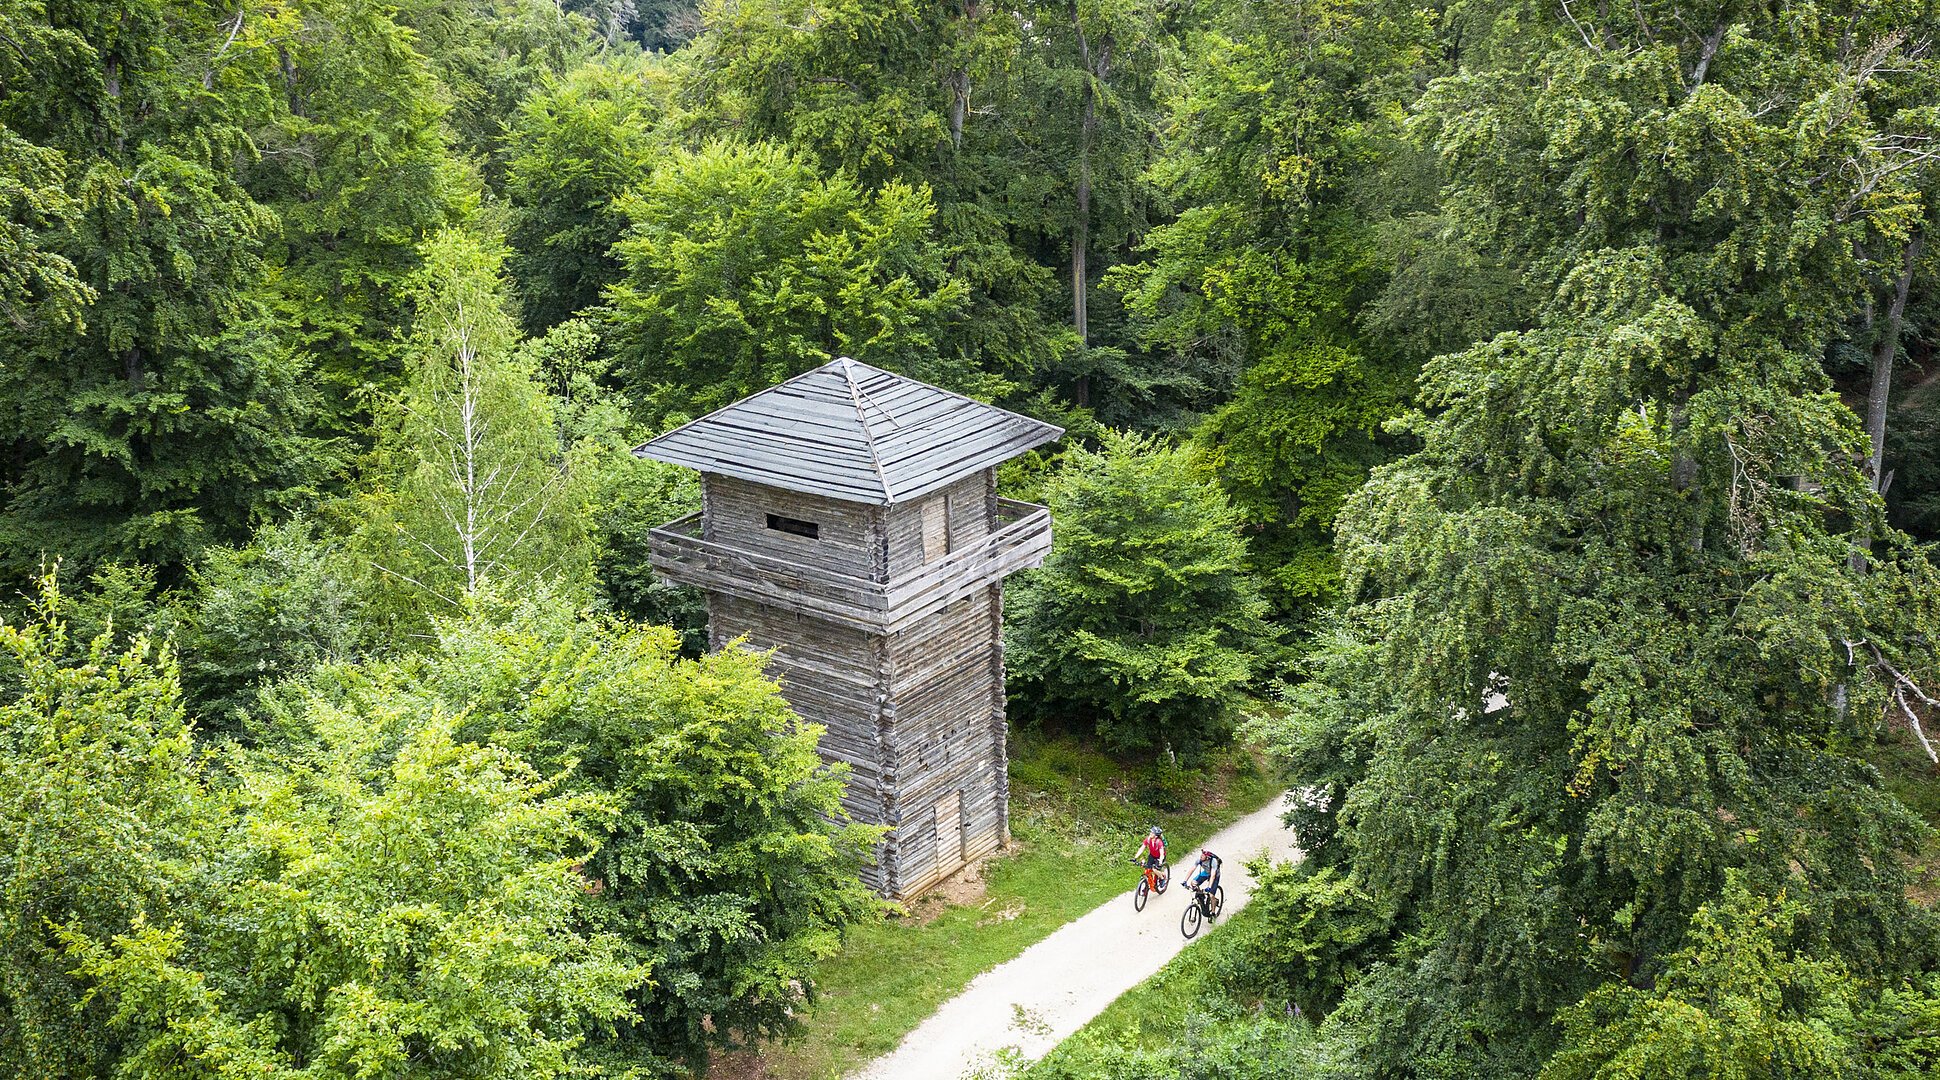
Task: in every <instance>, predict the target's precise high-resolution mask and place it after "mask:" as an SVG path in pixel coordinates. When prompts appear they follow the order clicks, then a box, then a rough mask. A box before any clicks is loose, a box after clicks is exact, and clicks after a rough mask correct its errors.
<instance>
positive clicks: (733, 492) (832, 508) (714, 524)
mask: <svg viewBox="0 0 1940 1080" xmlns="http://www.w3.org/2000/svg"><path fill="white" fill-rule="evenodd" d="M701 505H702V507H703V508H704V511H705V512H704V513H703V515H702V518H701V521H702V537H703V538H704V539H707V540H724V541H730V542H732V543H733V544H734V545H735V546H736V547H739V548H744V549H746V550H749V551H754V552H758V553H760V554H763V555H773V556H776V557H779V558H783V559H789V560H793V561H796V562H805V563H813V564H814V565H816V566H818V567H821V568H823V569H825V570H833V571H835V572H837V573H842V574H853V575H855V576H856V577H862V578H871V579H874V580H880V577H879V571H878V567H879V565H880V563H881V554H880V546H881V538H880V533H881V530H880V529H879V528H878V526H877V519H878V518H879V517H880V516H881V511H880V510H879V509H877V508H876V507H873V506H869V505H866V504H864V503H854V502H844V501H842V500H840V499H825V498H821V497H819V496H815V495H803V494H800V493H798V492H793V491H786V490H784V489H782V488H771V487H763V486H761V485H760V484H751V483H749V482H747V481H746V480H736V479H735V478H734V477H731V476H718V475H711V474H703V475H702V477H701ZM769 514H778V515H780V516H782V517H789V518H794V519H796V520H798V521H811V522H814V523H815V525H816V526H817V527H818V529H819V531H820V535H819V536H818V537H816V538H815V539H813V540H811V539H809V538H808V537H806V536H797V535H795V534H794V533H788V532H781V531H779V530H776V529H770V528H769V527H768V515H769Z"/></svg>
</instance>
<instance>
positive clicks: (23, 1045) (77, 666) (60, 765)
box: [0, 575, 215, 1077]
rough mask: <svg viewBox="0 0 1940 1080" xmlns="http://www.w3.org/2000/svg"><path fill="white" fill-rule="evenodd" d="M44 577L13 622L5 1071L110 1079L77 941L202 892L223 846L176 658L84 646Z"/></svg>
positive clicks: (8, 684)
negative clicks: (211, 860)
mask: <svg viewBox="0 0 1940 1080" xmlns="http://www.w3.org/2000/svg"><path fill="white" fill-rule="evenodd" d="M64 606H65V602H64V598H63V597H62V596H61V594H60V592H59V591H58V589H57V588H56V586H55V584H54V580H53V578H52V576H51V575H50V576H47V577H44V578H43V579H42V582H41V591H40V594H39V600H38V606H37V607H36V609H35V610H34V611H33V612H32V613H31V614H30V616H29V617H28V619H27V620H25V621H23V622H19V623H13V624H4V623H0V695H3V696H0V1071H4V1072H6V1073H8V1074H9V1075H15V1076H47V1077H60V1076H90V1075H104V1074H105V1073H106V1071H107V1069H108V1068H109V1067H110V1066H111V1065H112V1064H113V1062H114V1061H115V1059H116V1057H117V1054H118V1051H119V1046H118V1041H117V1040H116V1038H115V1037H114V1036H112V1035H111V1034H109V1033H108V1031H107V1022H108V1018H109V1017H110V1016H111V1015H112V1014H113V1011H114V1010H113V1009H112V1007H111V1006H110V1005H109V1004H108V1003H107V1002H105V1001H102V1000H98V999H93V998H90V997H89V996H87V994H86V989H87V986H88V983H87V981H86V980H85V979H83V978H81V977H79V974H78V973H77V972H75V970H74V967H75V965H74V962H73V960H72V959H71V958H70V957H69V956H68V955H67V952H66V947H65V945H64V944H63V941H62V938H63V936H66V937H72V936H75V935H92V936H96V937H100V938H106V937H107V936H109V935H112V934H118V933H123V932H125V931H127V930H128V929H129V928H130V927H131V926H133V925H136V924H137V923H138V922H139V920H141V919H142V918H144V917H151V918H156V919H164V918H167V917H169V915H170V913H171V912H173V911H175V910H177V908H178V905H180V904H183V903H184V902H187V901H189V900H190V899H191V897H192V896H193V895H194V883H195V877H196V866H197V864H198V862H199V860H200V859H201V858H203V857H205V856H206V854H207V853H208V851H209V850H210V848H209V845H210V843H211V841H213V839H214V837H215V832H214V829H213V828H212V824H213V823H212V818H211V814H210V804H209V801H208V796H207V794H206V792H205V790H204V787H203V783H202V779H201V776H200V770H199V766H198V762H197V759H196V756H195V749H194V745H193V740H192V738H191V736H190V728H189V725H188V722H187V720H186V719H185V717H184V715H183V711H182V706H181V702H180V700H179V697H178V695H177V693H176V689H175V669H174V664H173V662H172V661H171V660H170V659H169V657H168V655H167V653H166V652H165V651H163V650H161V649H159V648H158V647H157V646H156V645H155V644H154V643H153V642H152V641H151V640H150V639H149V638H148V637H146V636H145V635H136V636H135V637H134V638H133V639H132V640H131V641H129V642H128V643H127V644H126V645H121V644H118V643H117V642H116V640H115V638H114V637H113V636H112V635H110V634H107V633H102V634H100V635H98V636H96V637H94V638H93V639H92V640H89V641H76V640H75V639H74V638H73V637H72V636H71V634H70V632H69V631H68V629H67V626H66V624H65V623H64V622H63V621H62V619H61V618H60V616H59V611H60V610H61V609H62V608H63V607H64Z"/></svg>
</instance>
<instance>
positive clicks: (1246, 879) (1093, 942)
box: [850, 799, 1300, 1080]
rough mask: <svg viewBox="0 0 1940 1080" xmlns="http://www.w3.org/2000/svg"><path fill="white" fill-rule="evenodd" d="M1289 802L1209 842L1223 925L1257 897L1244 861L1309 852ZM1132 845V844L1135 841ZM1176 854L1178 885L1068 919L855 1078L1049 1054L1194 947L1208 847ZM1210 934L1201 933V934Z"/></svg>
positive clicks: (960, 1069)
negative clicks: (1190, 928) (1193, 865)
mask: <svg viewBox="0 0 1940 1080" xmlns="http://www.w3.org/2000/svg"><path fill="white" fill-rule="evenodd" d="M1282 809H1283V801H1282V800H1281V799H1275V800H1273V801H1272V802H1271V803H1269V804H1268V805H1267V806H1265V807H1264V808H1262V809H1260V810H1256V811H1254V812H1253V813H1251V814H1249V815H1247V816H1246V817H1243V818H1241V819H1240V820H1238V821H1236V822H1234V823H1233V824H1232V825H1230V826H1228V827H1227V828H1225V829H1223V830H1221V831H1220V832H1219V833H1218V835H1216V836H1214V837H1213V838H1212V839H1211V840H1209V841H1207V842H1206V844H1205V846H1206V847H1208V848H1211V849H1212V850H1213V851H1214V852H1216V853H1218V855H1219V856H1220V857H1221V858H1222V859H1224V860H1225V868H1224V869H1223V870H1222V871H1221V874H1220V882H1221V884H1223V885H1225V886H1226V908H1225V910H1224V911H1223V912H1222V913H1221V915H1220V918H1219V922H1224V921H1225V920H1226V917H1227V916H1228V915H1230V914H1232V913H1233V912H1235V911H1238V910H1239V909H1240V908H1242V907H1244V906H1245V905H1246V901H1247V900H1248V899H1249V898H1250V897H1251V896H1252V892H1253V877H1252V875H1251V874H1248V873H1247V872H1246V868H1245V867H1244V866H1242V865H1240V864H1241V863H1243V862H1245V861H1246V860H1248V859H1251V858H1253V857H1254V856H1255V855H1258V854H1260V853H1261V852H1262V851H1267V852H1271V853H1272V854H1273V857H1274V858H1275V859H1297V858H1299V857H1300V853H1299V852H1298V851H1296V850H1295V849H1294V847H1293V834H1292V833H1290V832H1288V831H1287V830H1286V829H1284V828H1282V827H1281V825H1280V813H1281V811H1282ZM1125 846H1126V849H1127V850H1128V851H1129V850H1130V849H1131V847H1132V846H1133V845H1132V843H1130V842H1127V844H1126V845H1125ZM1167 854H1168V855H1169V856H1171V857H1172V860H1173V867H1172V876H1173V882H1172V887H1171V888H1170V889H1167V890H1166V891H1165V895H1164V896H1155V897H1153V898H1152V899H1151V901H1150V902H1148V903H1147V904H1146V905H1145V910H1144V911H1134V910H1133V909H1132V897H1131V891H1130V890H1129V889H1127V890H1126V892H1125V893H1123V894H1121V895H1119V896H1116V897H1113V898H1112V899H1111V900H1110V901H1109V902H1107V903H1106V904H1104V905H1103V906H1101V907H1099V908H1097V909H1096V910H1094V911H1092V912H1091V913H1089V914H1087V915H1084V916H1082V917H1080V918H1078V919H1075V920H1073V921H1072V922H1069V923H1067V924H1065V925H1064V926H1062V927H1060V928H1059V929H1058V930H1057V931H1055V932H1054V933H1052V934H1051V936H1050V937H1047V938H1045V939H1044V940H1043V941H1040V942H1038V943H1037V944H1035V945H1033V946H1031V947H1030V948H1029V949H1026V950H1025V951H1024V952H1023V953H1022V954H1021V955H1019V956H1018V957H1017V958H1016V959H1014V960H1012V961H1010V962H1009V963H1006V964H1002V965H999V966H997V967H994V968H992V969H990V970H989V971H986V972H984V973H983V974H982V975H979V976H977V978H976V979H975V980H974V981H973V982H971V984H970V985H969V986H967V987H965V988H964V991H963V993H961V994H958V995H957V996H956V997H954V998H951V999H950V1000H949V1001H946V1002H944V1003H943V1005H942V1007H941V1008H939V1009H938V1010H937V1011H936V1013H935V1014H934V1015H932V1016H931V1017H930V1018H929V1019H928V1020H925V1021H923V1023H922V1024H920V1025H919V1026H918V1027H917V1028H916V1030H915V1031H912V1032H910V1033H909V1035H908V1037H906V1038H904V1039H903V1042H902V1045H901V1046H898V1047H897V1048H896V1049H895V1051H893V1052H892V1053H890V1054H887V1055H885V1056H883V1057H880V1058H877V1059H876V1060H875V1061H872V1062H870V1063H869V1064H868V1065H866V1066H864V1067H863V1068H862V1070H861V1071H859V1072H857V1073H855V1074H853V1075H852V1077H851V1078H850V1080H956V1078H959V1077H961V1076H962V1075H963V1074H964V1073H965V1072H967V1071H969V1070H971V1069H974V1068H977V1067H979V1066H982V1065H985V1064H987V1063H989V1062H991V1061H992V1060H993V1059H994V1056H995V1055H996V1054H997V1053H998V1052H999V1051H1001V1050H1004V1049H1006V1048H1010V1049H1014V1050H1015V1051H1016V1053H1017V1054H1019V1055H1021V1057H1022V1059H1023V1060H1025V1061H1035V1060H1037V1059H1038V1058H1040V1057H1043V1056H1044V1055H1045V1054H1046V1053H1047V1052H1049V1051H1050V1049H1051V1048H1052V1047H1054V1046H1056V1045H1057V1044H1058V1043H1060V1042H1062V1041H1063V1040H1064V1039H1066V1038H1067V1037H1069V1036H1070V1035H1071V1034H1072V1033H1073V1032H1075V1031H1077V1030H1078V1029H1079V1028H1081V1027H1083V1026H1084V1025H1085V1024H1086V1023H1087V1022H1089V1021H1090V1020H1091V1018H1092V1017H1094V1016H1097V1015H1098V1014H1099V1013H1101V1012H1103V1011H1104V1010H1105V1006H1107V1005H1110V1004H1111V1003H1112V1002H1113V1001H1115V1000H1117V998H1118V995H1120V994H1122V993H1124V992H1125V991H1127V990H1130V989H1131V988H1132V987H1134V986H1137V985H1138V984H1139V983H1142V982H1144V981H1145V980H1146V979H1149V978H1151V977H1152V976H1153V975H1154V974H1156V973H1157V972H1158V970H1159V969H1160V968H1162V967H1164V966H1165V963H1166V961H1168V960H1170V959H1172V958H1173V957H1174V956H1177V955H1178V953H1179V950H1181V949H1183V948H1185V946H1186V944H1187V942H1186V939H1185V937H1184V935H1182V934H1180V932H1179V916H1180V915H1181V914H1183V913H1184V912H1185V906H1186V898H1187V897H1188V896H1190V895H1191V894H1190V893H1189V892H1187V891H1186V888H1185V884H1184V878H1185V874H1186V870H1187V868H1188V865H1189V863H1190V862H1191V860H1192V859H1194V858H1196V857H1197V856H1198V854H1199V852H1198V849H1196V848H1195V849H1193V850H1191V851H1172V852H1168V853H1167ZM1126 858H1127V859H1128V860H1129V859H1130V856H1129V855H1127V856H1126ZM1125 874H1126V878H1127V880H1128V881H1135V880H1136V879H1135V878H1133V876H1132V868H1131V866H1130V865H1129V864H1128V865H1127V866H1126V868H1125ZM1215 925H1217V924H1215ZM1205 936H1206V931H1205V930H1201V931H1200V932H1199V937H1198V938H1195V939H1193V940H1195V941H1196V940H1199V939H1201V938H1204V937H1205Z"/></svg>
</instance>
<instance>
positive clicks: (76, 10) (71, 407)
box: [0, 0, 323, 583]
mask: <svg viewBox="0 0 1940 1080" xmlns="http://www.w3.org/2000/svg"><path fill="white" fill-rule="evenodd" d="M227 18H228V16H227V15H219V14H218V13H217V12H216V11H215V9H213V8H209V7H207V6H200V5H195V4H187V3H178V2H175V0H155V2H145V3H139V4H135V5H132V6H122V5H95V4H89V3H78V4H70V3H64V2H56V3H52V4H45V3H40V2H38V0H36V2H33V3H24V4H16V5H10V6H9V8H8V9H7V10H6V12H5V20H6V26H7V27H8V28H10V29H13V28H17V29H18V30H19V31H20V34H21V35H22V36H23V37H25V38H26V40H27V41H29V42H31V43H32V44H33V45H34V47H35V48H36V50H37V53H35V54H29V53H26V52H24V51H22V50H23V49H24V48H26V46H25V45H23V44H22V43H21V42H20V41H19V40H16V39H15V38H13V37H12V35H9V40H10V41H12V42H13V44H12V45H11V46H10V47H9V48H7V49H4V50H0V88H3V89H0V127H4V128H5V129H6V130H7V131H8V132H9V136H8V138H7V139H6V141H5V145H6V147H7V148H8V150H9V152H8V154H7V158H8V159H9V164H8V166H7V169H8V175H9V176H10V177H13V179H10V180H8V181H7V182H6V184H5V186H6V188H7V189H8V190H10V191H14V192H17V193H18V194H15V195H10V196H7V197H6V198H7V201H8V203H9V204H10V206H11V207H12V209H10V211H9V220H10V222H12V224H10V226H9V229H8V235H9V236H11V237H13V239H12V240H11V241H9V242H10V243H11V244H14V245H17V246H20V247H22V248H23V254H24V256H25V258H24V259H23V262H22V263H21V264H19V267H18V270H17V271H16V270H14V269H12V264H10V270H9V271H8V273H9V274H13V273H16V272H18V273H23V274H27V275H30V280H29V284H30V286H31V288H32V289H34V290H36V292H35V294H34V296H35V297H38V298H39V299H35V298H33V297H29V298H25V299H26V300H27V301H28V302H30V303H32V304H34V305H35V306H36V307H42V306H44V308H45V309H44V310H41V311H40V312H39V314H38V315H36V316H35V317H31V318H29V317H27V316H26V315H21V316H20V317H17V318H14V319H9V320H7V321H6V322H4V323H0V352H4V353H5V354H6V356H7V362H6V363H5V365H4V366H0V431H5V432H7V439H8V442H9V444H10V452H9V453H8V454H7V455H6V457H5V459H4V464H0V487H4V489H5V492H6V503H5V506H4V507H3V508H0V557H4V559H5V563H6V567H7V569H6V571H5V573H7V575H8V576H9V577H11V579H12V580H13V581H14V582H16V583H18V582H21V581H23V580H25V579H26V578H27V577H28V576H30V575H31V574H33V573H34V572H35V570H36V568H37V566H38V563H39V561H40V558H41V556H42V554H43V553H45V554H47V555H49V556H62V557H66V558H68V559H70V560H73V561H76V562H82V563H94V562H100V561H109V560H116V559H119V560H124V561H125V560H131V559H142V560H147V561H151V562H155V563H158V564H161V565H162V566H164V567H165V568H167V570H168V571H169V573H170V574H171V575H173V574H174V573H177V572H179V571H180V569H181V568H182V567H183V566H184V565H185V564H186V563H187V562H188V561H189V560H190V559H192V558H193V557H194V555H195V553H196V552H197V551H198V550H199V549H200V547H201V546H202V545H203V544H205V543H207V542H209V541H210V540H212V539H213V540H220V539H225V538H233V537H240V536H241V535H243V534H244V533H245V532H246V531H247V529H248V527H249V526H250V524H251V523H252V521H253V519H254V518H255V517H257V516H258V515H260V514H261V513H263V512H264V511H265V510H267V509H268V508H270V507H273V506H275V505H276V504H278V503H280V502H284V501H286V500H288V499H290V498H293V497H296V495H297V494H298V493H299V492H300V491H301V490H302V489H303V488H304V487H305V486H306V485H307V484H309V483H310V482H311V481H312V479H313V478H314V476H315V474H316V471H317V470H318V468H319V466H320V465H321V464H323V462H322V459H321V458H320V450H321V448H320V447H319V446H318V445H317V444H316V443H315V441H314V440H312V439H310V438H308V437H307V436H306V435H305V434H304V420H305V418H306V417H307V416H308V414H309V411H310V410H311V408H312V407H313V401H312V397H311V394H310V391H309V389H308V388H307V387H306V385H305V382H304V367H303V363H302V361H301V360H300V358H298V357H297V356H296V355H294V354H293V353H292V351H291V349H290V346H289V342H288V341H287V340H285V339H284V338H283V337H282V336H281V335H280V334H279V333H278V328H277V327H276V325H275V324H274V322H273V321H272V320H271V319H269V318H268V313H267V312H266V310H265V308H264V305H263V303H262V297H261V294H260V291H259V288H258V286H259V283H260V281H261V277H262V274H263V272H264V262H263V258H262V249H263V246H264V244H265V243H266V242H267V240H268V238H269V237H271V236H272V235H274V233H275V230H276V228H277V221H276V218H275V216H274V215H273V214H272V213H270V212H269V211H268V210H267V209H266V208H265V207H264V206H262V205H261V204H260V203H258V202H257V201H256V200H254V199H252V198H251V197H250V195H249V194H248V193H247V191H246V190H245V189H244V188H243V186H242V185H241V184H240V183H239V182H238V180H237V177H236V174H235V166H236V163H237V162H239V161H243V160H246V159H248V158H250V157H252V156H253V155H254V154H255V152H256V148H255V143H254V142H253V140H252V139H251V137H250V134H249V132H250V129H251V128H252V127H253V126H254V125H255V124H256V123H257V122H258V121H259V120H261V119H262V118H263V117H264V116H265V115H266V114H267V112H268V111H269V106H268V104H267V102H268V101H269V100H271V97H270V93H271V91H270V80H271V78H272V72H273V70H274V64H273V59H272V57H271V55H270V54H269V52H268V51H267V50H246V51H241V52H237V53H235V54H234V55H230V54H229V53H228V52H225V51H224V50H223V49H222V43H223V41H224V40H225V37H226V35H227V27H226V25H224V24H223V23H222V22H221V21H219V20H224V19H227ZM27 144H31V147H33V148H34V149H30V148H29V146H28V145H27ZM23 179H24V181H25V183H24V184H23V183H22V180H23ZM57 182H58V183H60V184H61V185H62V192H61V193H60V194H58V195H57V194H55V193H54V192H52V191H50V190H49V188H50V185H52V184H54V183H57ZM27 189H31V190H32V191H33V192H34V194H33V195H32V196H31V197H30V196H28V195H27V194H26V193H25V191H26V190H27ZM35 207H39V208H40V209H35ZM23 226H25V227H27V228H30V229H31V231H32V234H33V235H32V236H31V239H27V238H26V234H25V233H23V232H22V231H21V228H22V227H23ZM23 241H24V242H23ZM68 267H71V268H72V272H71V274H70V273H69V271H68V270H67V269H66V268H68ZM50 275H52V276H50ZM16 288H17V287H16ZM82 297H86V298H88V300H89V302H88V304H87V306H86V308H85V310H84V311H82V310H76V306H75V302H76V301H77V300H79V299H80V298H82ZM22 299H23V298H21V297H19V296H18V295H15V296H11V297H9V298H7V299H6V300H5V302H6V303H7V304H9V305H10V306H14V307H18V305H19V304H20V303H21V302H22Z"/></svg>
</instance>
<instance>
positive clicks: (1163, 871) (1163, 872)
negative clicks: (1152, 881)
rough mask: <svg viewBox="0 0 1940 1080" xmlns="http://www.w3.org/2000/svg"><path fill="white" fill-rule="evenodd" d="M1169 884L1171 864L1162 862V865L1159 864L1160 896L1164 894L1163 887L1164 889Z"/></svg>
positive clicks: (1170, 881) (1170, 882)
mask: <svg viewBox="0 0 1940 1080" xmlns="http://www.w3.org/2000/svg"><path fill="white" fill-rule="evenodd" d="M1170 884H1172V864H1171V863H1169V862H1162V863H1160V864H1159V892H1160V894H1164V892H1165V887H1166V886H1167V885H1170Z"/></svg>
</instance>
